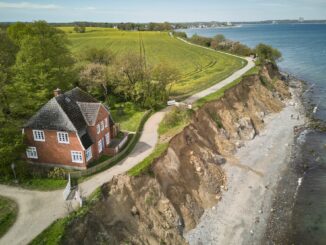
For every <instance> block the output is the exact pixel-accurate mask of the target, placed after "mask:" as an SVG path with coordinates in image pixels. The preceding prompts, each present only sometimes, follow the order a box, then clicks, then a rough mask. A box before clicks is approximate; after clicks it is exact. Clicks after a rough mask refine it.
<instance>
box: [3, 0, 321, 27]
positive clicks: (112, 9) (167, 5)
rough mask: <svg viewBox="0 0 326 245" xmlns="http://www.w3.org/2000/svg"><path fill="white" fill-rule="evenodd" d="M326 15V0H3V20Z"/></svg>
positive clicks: (244, 18) (175, 19)
mask: <svg viewBox="0 0 326 245" xmlns="http://www.w3.org/2000/svg"><path fill="white" fill-rule="evenodd" d="M299 17H304V19H306V20H309V19H314V20H315V19H326V0H268V1H266V0H114V1H113V0H92V1H91V0H78V1H77V0H57V1H54V0H52V1H51V0H26V1H11V0H6V1H2V0H0V21H1V22H6V21H8V22H9V21H10V22H11V21H34V20H46V21H48V22H72V21H92V22H151V21H152V22H162V21H170V22H191V21H231V22H232V21H257V20H274V19H298V18H299Z"/></svg>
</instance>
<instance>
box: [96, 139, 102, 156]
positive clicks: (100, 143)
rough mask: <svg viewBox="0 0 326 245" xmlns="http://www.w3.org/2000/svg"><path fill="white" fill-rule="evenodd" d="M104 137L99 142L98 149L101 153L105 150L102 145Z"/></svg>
mask: <svg viewBox="0 0 326 245" xmlns="http://www.w3.org/2000/svg"><path fill="white" fill-rule="evenodd" d="M102 146H103V145H102V139H100V140H99V141H98V142H97V149H98V153H101V152H102V151H103V147H102Z"/></svg>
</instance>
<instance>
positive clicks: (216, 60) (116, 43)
mask: <svg viewBox="0 0 326 245" xmlns="http://www.w3.org/2000/svg"><path fill="white" fill-rule="evenodd" d="M61 29H63V30H64V31H66V32H67V33H68V37H69V39H70V40H71V44H72V45H71V49H72V51H73V52H75V53H78V52H82V50H85V48H87V47H105V48H108V49H111V50H112V51H114V52H116V53H126V52H142V53H143V54H144V56H145V57H146V60H147V62H148V63H149V64H155V63H161V62H163V63H167V64H170V65H171V66H175V67H177V68H178V69H179V70H180V72H181V74H182V78H181V79H180V81H178V82H177V83H175V84H174V85H173V87H172V96H173V97H186V96H189V95H191V94H193V93H195V92H197V91H200V90H202V89H205V88H207V87H209V86H211V85H213V84H215V83H217V82H219V81H221V80H223V78H225V77H227V76H229V75H230V74H232V73H233V72H234V71H235V70H237V69H239V68H240V67H242V66H244V65H245V61H244V60H242V59H238V58H235V57H232V56H228V55H225V54H220V53H217V52H213V51H209V50H205V49H203V48H199V47H193V46H190V45H188V44H185V43H183V42H182V41H180V40H178V39H176V38H173V37H170V36H169V34H168V33H167V32H137V31H135V32H131V31H129V32H126V31H119V30H115V29H109V28H87V32H86V33H74V32H73V31H72V27H63V28H61Z"/></svg>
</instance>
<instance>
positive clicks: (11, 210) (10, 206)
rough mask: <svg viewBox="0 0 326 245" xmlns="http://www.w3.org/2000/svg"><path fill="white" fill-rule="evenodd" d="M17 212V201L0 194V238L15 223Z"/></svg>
mask: <svg viewBox="0 0 326 245" xmlns="http://www.w3.org/2000/svg"><path fill="white" fill-rule="evenodd" d="M17 214H18V205H17V203H16V202H15V201H13V200H11V199H9V198H6V197H2V196H0V238H1V237H2V236H3V235H4V234H5V233H6V232H7V231H8V230H9V229H10V227H11V226H12V225H13V224H14V223H15V221H16V218H17Z"/></svg>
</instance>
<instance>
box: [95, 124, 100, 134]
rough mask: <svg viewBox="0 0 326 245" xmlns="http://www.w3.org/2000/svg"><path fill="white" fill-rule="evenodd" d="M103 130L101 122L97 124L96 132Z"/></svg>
mask: <svg viewBox="0 0 326 245" xmlns="http://www.w3.org/2000/svg"><path fill="white" fill-rule="evenodd" d="M100 132H101V128H100V124H97V125H96V133H97V134H99V133H100Z"/></svg>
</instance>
